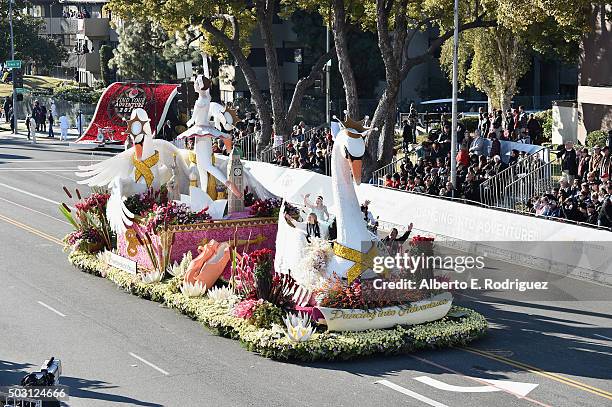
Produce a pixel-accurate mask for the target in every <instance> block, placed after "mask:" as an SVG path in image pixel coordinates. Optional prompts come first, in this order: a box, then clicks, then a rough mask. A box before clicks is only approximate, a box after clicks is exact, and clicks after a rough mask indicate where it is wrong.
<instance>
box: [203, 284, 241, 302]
mask: <svg viewBox="0 0 612 407" xmlns="http://www.w3.org/2000/svg"><path fill="white" fill-rule="evenodd" d="M208 298H210V299H211V300H213V301H215V302H221V301H227V302H232V301H234V300H236V299H237V298H238V297H237V296H236V294H235V293H234V291H233V290H232V289H231V288H229V287H221V288H219V287H213V288H211V289H210V290H208Z"/></svg>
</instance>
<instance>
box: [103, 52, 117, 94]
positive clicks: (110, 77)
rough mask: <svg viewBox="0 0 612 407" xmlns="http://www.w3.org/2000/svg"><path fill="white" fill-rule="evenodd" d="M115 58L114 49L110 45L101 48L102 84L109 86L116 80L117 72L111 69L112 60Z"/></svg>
mask: <svg viewBox="0 0 612 407" xmlns="http://www.w3.org/2000/svg"><path fill="white" fill-rule="evenodd" d="M112 57H113V49H112V48H111V47H110V45H106V44H104V45H102V46H101V47H100V70H101V71H102V75H101V77H102V83H103V84H104V86H108V85H110V84H111V82H113V81H114V80H115V72H113V70H112V69H111V66H110V60H111V58H112Z"/></svg>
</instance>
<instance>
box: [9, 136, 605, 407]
mask: <svg viewBox="0 0 612 407" xmlns="http://www.w3.org/2000/svg"><path fill="white" fill-rule="evenodd" d="M112 154H113V153H112V152H103V151H96V152H90V151H77V150H70V149H69V148H68V145H67V143H65V142H64V143H62V142H59V141H57V140H55V141H49V140H46V139H44V138H39V143H38V144H35V145H33V144H30V143H28V142H27V141H26V140H25V139H24V138H23V137H14V136H12V135H10V134H8V132H2V133H0V225H1V226H0V231H2V233H1V234H0V239H1V242H0V259H1V262H0V286H1V287H2V292H3V295H2V296H0V308H1V309H2V312H1V313H0V331H1V332H2V341H0V384H1V385H10V384H17V383H18V382H19V380H20V379H21V377H22V376H23V375H24V374H25V372H27V371H31V370H35V369H38V367H39V366H40V364H41V363H42V362H43V361H44V360H45V359H48V358H49V357H51V356H55V357H56V358H59V359H61V361H62V363H63V374H62V378H61V383H62V384H64V385H67V386H69V388H70V401H69V402H68V405H70V406H88V407H89V406H109V405H125V406H128V405H129V406H304V405H309V406H310V405H311V406H327V405H329V406H331V405H333V406H374V405H380V406H427V405H429V406H438V407H445V406H448V407H451V406H494V405H495V406H528V405H538V406H568V407H569V406H603V405H610V404H611V403H612V358H611V356H612V317H611V315H610V300H612V287H609V286H603V285H598V284H594V283H589V282H585V281H580V280H572V281H574V283H573V284H572V285H573V286H574V287H575V289H576V290H580V291H581V292H583V293H584V292H587V293H590V294H589V296H591V298H593V300H592V301H583V300H574V301H571V300H566V301H554V300H551V301H537V302H532V301H524V302H523V301H518V300H516V299H503V298H497V297H496V293H495V292H489V293H487V294H486V296H477V297H470V298H468V297H465V296H463V297H460V298H456V300H455V301H456V303H458V304H460V305H462V306H467V307H471V308H474V309H475V310H477V311H478V312H480V313H482V314H483V315H484V316H485V317H486V318H487V320H488V321H489V324H490V329H489V332H488V334H487V335H486V336H485V337H484V338H483V339H481V340H479V341H476V342H474V343H472V344H471V345H470V346H469V347H466V348H456V349H442V350H436V351H427V352H418V353H415V354H410V355H403V356H392V357H373V358H369V359H364V360H357V361H351V362H325V363H322V362H321V363H310V364H302V363H300V364H297V363H296V364H292V363H279V362H275V361H272V360H269V359H265V358H262V357H260V356H258V355H256V354H253V353H250V352H248V351H246V350H244V349H242V348H241V346H240V344H239V343H238V342H236V341H233V340H230V339H225V338H221V337H218V336H215V335H214V334H212V333H210V332H208V331H207V330H206V329H204V328H203V327H202V326H201V325H200V324H198V323H197V322H195V321H192V320H190V319H189V318H187V317H185V316H183V315H180V314H178V313H177V312H175V311H173V310H170V309H167V308H166V307H164V306H161V305H160V304H158V303H155V302H150V301H145V300H143V299H140V298H137V297H135V296H132V295H130V294H128V293H125V292H123V291H121V290H119V289H118V288H117V287H116V286H115V285H114V284H113V283H112V282H110V281H108V280H106V279H103V278H98V277H95V276H92V275H89V274H86V273H82V272H79V271H77V270H76V269H74V268H73V267H72V266H71V265H70V264H69V263H68V261H67V259H66V256H67V254H66V253H64V252H63V251H62V243H61V239H62V238H63V236H64V235H65V234H67V233H68V232H69V231H70V230H71V226H70V225H69V224H68V223H67V222H66V221H65V219H63V217H62V216H61V214H60V213H59V211H58V205H59V204H60V203H61V202H63V201H65V198H66V196H65V194H64V192H63V191H62V186H66V187H68V188H69V189H70V190H74V189H75V188H76V187H77V184H76V179H77V177H76V176H75V175H74V171H75V170H76V167H77V165H85V164H87V163H90V162H92V161H98V160H102V159H105V158H107V157H109V156H111V155H112ZM80 188H81V190H82V191H84V190H85V188H86V187H85V188H83V187H82V186H80ZM513 267H514V269H516V270H521V271H522V272H525V273H529V272H530V271H529V269H525V268H522V267H521V266H519V265H514V266H513ZM581 298H584V296H581ZM510 382H513V383H510Z"/></svg>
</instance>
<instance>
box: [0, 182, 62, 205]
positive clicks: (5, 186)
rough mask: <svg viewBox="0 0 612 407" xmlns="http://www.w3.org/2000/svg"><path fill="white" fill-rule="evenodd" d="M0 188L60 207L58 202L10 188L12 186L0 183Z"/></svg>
mask: <svg viewBox="0 0 612 407" xmlns="http://www.w3.org/2000/svg"><path fill="white" fill-rule="evenodd" d="M0 187H4V188H8V189H12V190H13V191H16V192H20V193H22V194H25V195H29V196H31V197H32V198H37V199H40V200H41V201H45V202H49V203H52V204H54V205H60V202H57V201H54V200H52V199H49V198H45V197H44V196H40V195H36V194H33V193H31V192H28V191H24V190H23V189H19V188H16V187H12V186H10V185H7V184H4V183H2V182H0Z"/></svg>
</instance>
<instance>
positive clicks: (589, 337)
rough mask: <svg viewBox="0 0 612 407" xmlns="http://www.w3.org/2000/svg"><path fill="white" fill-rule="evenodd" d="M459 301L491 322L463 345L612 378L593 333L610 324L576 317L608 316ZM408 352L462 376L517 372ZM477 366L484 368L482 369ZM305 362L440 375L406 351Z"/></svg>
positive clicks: (460, 356) (369, 372)
mask: <svg viewBox="0 0 612 407" xmlns="http://www.w3.org/2000/svg"><path fill="white" fill-rule="evenodd" d="M483 300H484V299H483ZM485 301H486V300H485ZM506 304H508V305H511V306H515V307H524V308H534V309H538V310H550V311H554V312H562V313H565V314H566V315H567V318H563V317H562V316H559V315H556V316H554V317H553V316H547V315H540V314H538V315H533V314H532V315H530V314H527V313H525V311H523V310H520V311H518V310H514V309H511V307H507V306H506ZM460 305H466V306H468V307H470V308H472V309H474V310H476V311H478V312H480V313H481V314H483V315H484V316H485V317H486V318H487V321H488V322H489V323H490V324H491V327H490V329H489V331H488V333H487V335H486V336H485V337H483V338H481V339H479V340H477V341H475V342H472V343H471V344H470V345H469V346H471V347H473V348H477V349H481V350H485V351H488V352H490V353H493V354H499V355H500V356H504V357H506V358H510V359H512V360H515V361H519V362H522V363H526V364H529V365H533V366H536V367H538V368H540V369H542V370H545V371H548V372H553V373H558V374H562V375H566V376H576V377H584V378H594V379H602V380H612V359H611V358H610V354H611V348H610V346H608V345H605V344H603V343H602V342H601V341H602V338H598V337H597V335H603V336H606V337H608V338H610V337H612V328H603V327H601V326H598V325H593V324H591V323H587V322H584V321H582V320H581V316H582V315H589V316H595V317H600V318H612V317H611V316H610V315H606V314H600V313H593V312H588V311H581V310H573V309H571V308H565V307H559V306H548V305H545V304H531V303H522V302H520V301H504V302H503V303H496V304H492V303H475V302H471V303H469V304H460ZM596 341H597V342H596ZM414 355H415V356H417V357H424V358H428V359H430V360H435V361H437V362H438V363H440V364H442V365H444V366H448V367H451V368H454V369H457V370H461V371H463V372H464V373H466V374H468V375H469V374H470V371H469V370H470V369H471V370H474V371H478V375H479V376H481V377H484V378H489V379H501V380H503V379H507V378H508V374H509V373H512V372H522V371H523V370H521V369H519V368H515V367H513V366H510V365H508V364H505V363H501V362H498V361H493V360H490V359H486V358H483V357H480V356H478V355H474V354H472V353H469V352H466V351H463V350H459V349H439V350H432V351H429V350H427V351H419V352H416V353H414ZM483 365H484V366H487V367H486V368H483ZM306 366H308V367H313V368H319V369H328V370H342V371H345V372H348V373H352V374H355V375H358V376H375V377H380V376H383V375H393V374H396V373H399V372H401V371H404V370H411V369H415V370H419V371H423V372H431V373H440V370H439V369H438V368H436V367H433V366H430V365H427V364H425V363H421V362H419V361H418V360H417V359H415V358H412V357H410V355H399V356H388V357H384V358H383V357H377V358H374V359H363V360H357V361H349V362H317V363H308V364H306ZM457 366H459V368H458V367H457ZM472 373H474V372H472Z"/></svg>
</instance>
